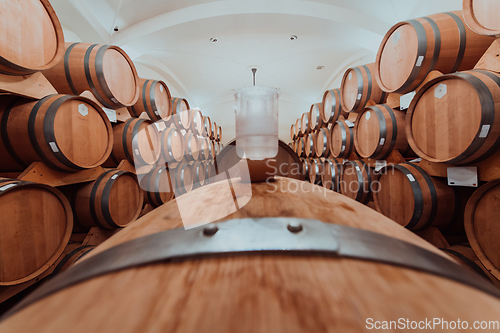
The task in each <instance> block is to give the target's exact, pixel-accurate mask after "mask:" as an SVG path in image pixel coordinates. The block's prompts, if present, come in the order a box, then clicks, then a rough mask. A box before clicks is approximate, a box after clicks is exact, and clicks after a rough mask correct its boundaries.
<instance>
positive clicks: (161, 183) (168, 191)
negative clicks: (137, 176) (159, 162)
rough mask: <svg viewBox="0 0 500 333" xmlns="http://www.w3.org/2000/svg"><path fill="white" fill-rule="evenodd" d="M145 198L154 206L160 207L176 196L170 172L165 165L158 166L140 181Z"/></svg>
mask: <svg viewBox="0 0 500 333" xmlns="http://www.w3.org/2000/svg"><path fill="white" fill-rule="evenodd" d="M140 183H141V188H142V189H143V190H144V192H145V196H144V198H145V200H146V202H147V203H149V204H150V205H151V206H153V207H155V208H156V207H160V206H161V205H163V204H165V203H167V202H169V201H170V200H172V199H173V198H174V190H173V188H172V183H171V179H170V172H169V170H168V169H167V168H166V167H165V166H157V167H155V168H153V169H152V170H151V171H150V172H148V173H147V174H146V175H144V176H143V177H142V179H141V181H140Z"/></svg>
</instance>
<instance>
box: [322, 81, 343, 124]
mask: <svg viewBox="0 0 500 333" xmlns="http://www.w3.org/2000/svg"><path fill="white" fill-rule="evenodd" d="M322 105H323V112H322V113H321V117H322V119H323V122H324V123H329V124H333V123H335V122H336V121H337V120H338V119H339V117H340V116H344V117H345V118H347V116H348V114H347V113H346V112H345V111H343V110H342V100H341V97H340V89H330V90H327V91H325V93H324V94H323V102H322Z"/></svg>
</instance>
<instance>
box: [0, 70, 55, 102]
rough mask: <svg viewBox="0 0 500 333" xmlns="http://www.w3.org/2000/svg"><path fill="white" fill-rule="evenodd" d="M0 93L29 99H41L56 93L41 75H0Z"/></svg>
mask: <svg viewBox="0 0 500 333" xmlns="http://www.w3.org/2000/svg"><path fill="white" fill-rule="evenodd" d="M0 92H4V93H9V94H14V95H17V96H21V97H26V98H31V99H42V98H44V97H45V96H48V95H53V94H57V91H56V90H55V89H54V87H53V86H52V85H51V84H50V82H49V81H48V80H47V79H46V78H45V76H43V74H42V73H35V74H33V75H27V76H14V75H4V74H0Z"/></svg>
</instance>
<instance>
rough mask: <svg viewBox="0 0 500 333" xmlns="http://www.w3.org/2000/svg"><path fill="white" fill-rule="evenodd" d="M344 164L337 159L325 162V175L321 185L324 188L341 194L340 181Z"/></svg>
mask: <svg viewBox="0 0 500 333" xmlns="http://www.w3.org/2000/svg"><path fill="white" fill-rule="evenodd" d="M343 165H344V162H343V161H342V160H338V159H336V158H328V159H325V160H324V162H323V174H322V180H321V183H322V184H323V187H325V188H327V189H329V190H332V191H334V192H340V180H341V177H342V170H343V168H344V166H343Z"/></svg>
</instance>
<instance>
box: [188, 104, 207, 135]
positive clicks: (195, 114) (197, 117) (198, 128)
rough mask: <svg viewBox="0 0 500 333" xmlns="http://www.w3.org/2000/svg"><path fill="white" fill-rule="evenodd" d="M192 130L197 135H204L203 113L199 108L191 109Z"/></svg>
mask: <svg viewBox="0 0 500 333" xmlns="http://www.w3.org/2000/svg"><path fill="white" fill-rule="evenodd" d="M190 117H191V131H193V133H194V134H195V135H203V127H204V125H203V114H202V113H201V111H200V110H198V109H192V110H190Z"/></svg>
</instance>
